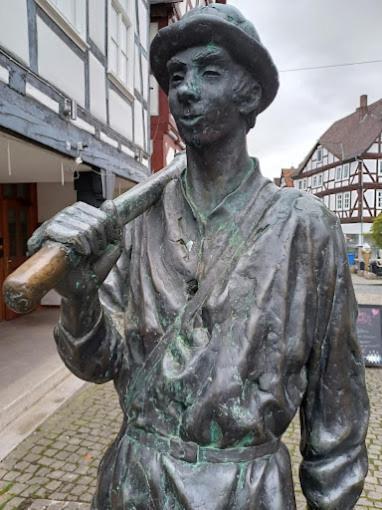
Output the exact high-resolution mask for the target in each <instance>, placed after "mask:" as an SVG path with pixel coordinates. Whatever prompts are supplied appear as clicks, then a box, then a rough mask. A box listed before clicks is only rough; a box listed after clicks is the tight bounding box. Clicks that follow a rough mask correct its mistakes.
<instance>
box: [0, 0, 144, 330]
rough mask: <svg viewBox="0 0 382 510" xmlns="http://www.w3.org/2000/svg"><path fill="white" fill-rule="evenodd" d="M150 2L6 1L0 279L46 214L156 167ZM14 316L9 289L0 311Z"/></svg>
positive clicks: (0, 79) (1, 9)
mask: <svg viewBox="0 0 382 510" xmlns="http://www.w3.org/2000/svg"><path fill="white" fill-rule="evenodd" d="M149 11H150V6H149V3H148V0H2V1H1V2H0V97H1V99H0V287H1V284H2V280H3V279H4V277H5V276H7V274H9V272H11V271H12V270H13V269H15V268H16V267H17V266H18V265H19V264H20V263H21V262H22V261H23V260H24V259H25V256H26V254H25V251H26V240H27V238H28V236H29V235H30V234H31V232H32V231H33V230H34V228H35V227H36V226H37V225H38V224H39V223H41V222H43V221H44V220H46V219H48V218H49V217H50V216H52V215H53V214H54V213H55V212H57V211H58V210H60V209H62V208H63V207H65V206H67V205H69V204H70V203H72V202H74V201H76V200H83V201H86V202H89V203H91V204H95V205H98V204H100V202H102V200H103V199H104V198H106V197H109V198H110V197H112V196H113V195H114V194H116V193H119V192H121V191H123V190H125V189H127V188H128V187H130V186H132V185H133V184H134V183H136V182H138V181H140V180H142V179H143V178H145V176H147V175H148V173H149V171H150V170H149V156H150V134H149V125H150V112H149V110H150V107H149V60H148V51H149V25H150V12H149ZM0 295H1V293H0ZM11 316H12V314H11V312H9V311H6V310H5V306H4V303H3V302H2V301H1V297H0V320H1V319H4V318H10V317H11Z"/></svg>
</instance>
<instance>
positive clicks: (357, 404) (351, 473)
mask: <svg viewBox="0 0 382 510" xmlns="http://www.w3.org/2000/svg"><path fill="white" fill-rule="evenodd" d="M330 231H331V234H330V238H331V240H330V241H329V244H331V246H328V247H327V248H328V254H329V257H328V258H326V259H325V257H324V263H323V268H321V272H320V282H319V289H320V288H321V292H320V291H319V294H321V296H320V297H319V301H318V303H319V304H318V308H317V310H318V314H317V319H316V324H317V326H316V332H318V334H317V335H316V343H315V345H314V346H313V348H312V351H311V355H310V359H309V362H308V366H307V377H308V385H307V390H306V393H305V396H304V400H303V404H302V406H301V453H302V456H303V461H302V464H301V466H300V480H301V485H302V489H303V492H304V495H305V497H306V498H307V501H308V508H309V509H310V510H311V509H319V510H339V509H341V510H349V509H352V508H354V506H355V504H356V501H357V499H358V498H359V496H360V494H361V492H362V489H363V484H364V479H365V477H366V473H367V467H368V464H367V452H366V446H365V437H366V432H367V425H368V417H369V404H368V397H367V391H366V385H365V377H364V365H363V360H362V357H361V352H360V348H359V344H358V340H357V333H356V318H357V303H356V300H355V296H354V291H353V286H352V281H351V276H350V271H349V267H348V263H347V259H346V253H345V246H344V241H343V235H342V231H341V227H340V225H339V224H338V223H337V224H336V225H331V229H330ZM325 279H329V280H331V281H332V282H335V284H334V285H333V284H331V283H330V282H329V281H328V282H327V284H326V282H325ZM323 289H325V291H323ZM328 289H332V290H331V291H330V292H328ZM329 296H331V300H330V297H329ZM320 300H321V305H320ZM328 301H329V303H328ZM320 312H321V313H320Z"/></svg>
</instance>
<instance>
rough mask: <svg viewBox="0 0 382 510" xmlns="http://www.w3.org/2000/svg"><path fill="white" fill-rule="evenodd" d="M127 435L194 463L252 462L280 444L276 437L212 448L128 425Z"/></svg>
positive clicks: (153, 447)
mask: <svg viewBox="0 0 382 510" xmlns="http://www.w3.org/2000/svg"><path fill="white" fill-rule="evenodd" d="M127 435H128V436H129V437H130V438H132V439H134V440H136V441H137V442H139V443H140V444H141V445H144V446H147V447H148V448H151V449H154V450H156V451H158V452H160V453H165V454H169V455H171V456H172V457H175V458H176V459H179V460H184V461H186V462H190V463H192V464H194V463H197V462H211V463H219V462H235V463H239V462H250V461H253V460H255V459H258V458H260V457H264V456H266V455H271V454H273V453H276V451H277V450H278V449H279V446H280V440H279V439H274V440H272V441H268V442H267V443H263V444H260V445H254V446H243V447H233V448H210V447H208V446H199V445H198V444H197V443H194V442H192V441H183V440H182V439H180V438H178V437H175V436H168V437H165V436H160V435H156V434H153V433H151V432H146V431H145V430H143V429H138V428H134V427H128V429H127Z"/></svg>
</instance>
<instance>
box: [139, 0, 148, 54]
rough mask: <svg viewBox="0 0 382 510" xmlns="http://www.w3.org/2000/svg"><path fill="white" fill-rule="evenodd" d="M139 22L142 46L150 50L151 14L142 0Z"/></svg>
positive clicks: (140, 1)
mask: <svg viewBox="0 0 382 510" xmlns="http://www.w3.org/2000/svg"><path fill="white" fill-rule="evenodd" d="M138 22H139V37H140V41H141V44H142V46H143V47H144V48H145V50H148V43H149V39H148V37H149V34H148V26H149V22H150V20H149V15H148V10H147V8H146V7H145V5H144V3H143V2H142V0H138Z"/></svg>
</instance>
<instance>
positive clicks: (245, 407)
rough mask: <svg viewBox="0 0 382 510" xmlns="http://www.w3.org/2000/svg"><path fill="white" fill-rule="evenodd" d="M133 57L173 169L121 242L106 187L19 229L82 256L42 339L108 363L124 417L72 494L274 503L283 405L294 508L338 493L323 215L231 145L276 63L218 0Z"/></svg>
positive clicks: (364, 412)
mask: <svg viewBox="0 0 382 510" xmlns="http://www.w3.org/2000/svg"><path fill="white" fill-rule="evenodd" d="M151 63H152V69H153V72H154V74H155V75H156V77H157V78H158V81H159V83H160V84H161V86H162V87H163V89H164V90H165V91H166V92H168V95H169V101H170V107H171V111H172V113H173V115H174V118H175V120H176V123H177V126H178V129H179V131H180V133H181V135H182V137H183V139H184V140H185V142H186V145H187V169H186V170H185V172H183V173H182V174H181V175H180V177H179V178H177V179H175V180H172V181H171V182H170V183H169V184H168V185H167V186H166V187H165V189H164V191H163V194H162V196H161V197H160V199H158V200H157V201H156V202H155V204H153V205H152V206H151V207H150V208H149V209H148V210H147V211H146V212H145V213H144V214H142V215H141V216H139V217H138V218H136V219H135V220H134V221H133V222H130V223H129V224H128V225H127V226H126V228H125V229H124V232H123V237H122V242H121V228H120V224H119V222H118V215H117V214H115V207H113V206H112V204H110V203H106V204H105V206H104V207H103V209H104V210H103V211H100V210H97V209H94V208H91V207H90V206H86V205H84V204H77V205H75V206H72V207H71V208H68V209H66V210H64V211H63V212H61V213H60V214H59V215H57V217H55V218H54V219H53V220H51V221H50V222H49V223H48V224H47V225H45V226H43V227H42V228H41V229H40V230H39V231H38V232H37V233H36V234H35V235H34V237H33V238H32V241H31V247H32V249H37V248H38V247H39V246H41V244H42V243H43V242H44V241H46V240H47V239H50V240H55V241H60V242H63V243H64V244H66V245H72V246H73V247H74V248H75V249H76V252H77V253H78V256H81V257H82V258H81V263H80V264H78V265H77V266H76V268H74V269H73V270H72V271H71V272H70V273H69V274H68V275H67V276H66V278H65V279H63V280H62V281H61V282H60V284H59V285H58V287H57V290H58V291H59V292H60V293H61V294H62V296H63V302H62V312H61V318H60V322H59V324H58V325H57V328H56V331H55V338H56V341H57V346H58V350H59V352H60V354H61V356H62V358H63V360H64V362H65V363H66V364H67V366H68V367H69V368H70V369H71V370H72V371H73V372H74V373H75V374H77V375H78V376H79V377H82V378H84V379H86V380H89V381H93V382H97V383H102V382H105V381H109V380H113V381H114V384H115V387H116V389H117V391H118V394H119V397H120V403H121V406H122V409H123V412H124V416H125V419H124V422H123V424H122V427H121V431H120V434H119V435H118V437H117V438H116V439H115V441H114V442H113V444H112V445H111V447H110V448H109V450H108V451H107V453H106V455H105V457H104V459H103V461H102V463H101V466H100V470H99V477H98V487H97V492H96V494H95V497H94V501H93V504H92V508H93V510H96V509H97V510H109V509H112V510H127V509H140V510H141V509H142V510H143V509H145V510H146V509H150V510H151V509H165V510H170V509H188V510H196V509H198V510H201V509H206V510H222V509H237V510H247V509H248V510H249V509H256V510H293V509H295V498H294V493H293V483H292V476H291V467H290V459H289V454H288V451H287V449H286V447H285V446H284V445H283V443H282V442H281V438H282V434H283V433H284V431H285V430H286V429H287V427H288V425H289V424H290V422H291V420H292V419H293V417H294V416H295V414H296V412H297V411H298V410H299V409H300V413H301V430H302V441H301V452H302V455H303V462H302V465H301V471H300V474H301V483H302V487H303V491H304V494H305V496H306V498H307V501H308V506H309V508H311V509H322V510H324V509H325V510H340V509H341V510H342V509H344V510H346V509H351V508H353V507H354V505H355V502H356V500H357V498H358V497H359V495H360V492H361V490H362V487H363V481H364V478H365V475H366V471H367V456H366V449H365V443H364V441H365V434H366V428H367V421H368V399H367V394H366V389H365V382H364V369H363V365H362V361H361V355H360V350H359V346H358V342H357V338H356V329H355V319H356V313H357V306H356V302H355V298H354V293H353V289H352V284H351V278H350V274H349V269H348V265H347V262H346V254H345V249H344V242H343V236H342V233H341V228H340V225H339V222H338V220H337V218H336V217H335V216H334V215H332V214H331V213H330V212H329V211H328V210H327V209H326V208H325V206H324V205H323V204H322V202H321V201H319V200H317V199H315V198H314V197H312V196H309V195H307V194H305V193H302V192H300V191H298V190H297V189H281V190H280V189H278V188H277V187H276V186H275V185H274V184H273V183H271V182H270V181H268V180H267V179H265V178H264V177H263V176H262V175H261V173H260V170H259V163H258V161H257V160H256V159H251V158H250V157H249V155H248V153H247V147H246V133H247V131H248V130H249V129H250V128H251V127H253V125H254V123H255V121H256V116H257V114H258V113H259V112H261V111H262V110H264V109H265V108H266V107H267V106H268V105H269V104H270V103H271V101H272V100H273V98H274V97H275V94H276V91H277V87H278V78H277V71H276V69H275V67H274V65H273V63H272V60H271V58H270V56H269V54H268V52H267V50H266V49H265V48H264V47H263V46H262V45H261V43H260V40H259V38H258V36H257V33H256V31H255V29H254V27H253V26H252V24H251V23H250V22H249V21H247V20H246V19H245V18H243V17H242V15H241V14H240V13H239V12H238V11H237V10H236V9H234V8H233V7H229V6H225V5H220V4H211V5H209V6H208V7H204V8H200V9H196V10H194V11H192V12H191V13H189V14H187V15H186V16H185V17H184V18H183V19H182V20H181V21H180V22H178V23H174V24H172V25H171V26H169V27H167V28H165V29H163V30H161V31H160V32H159V34H158V35H157V36H156V38H155V39H154V41H153V43H152V49H151ZM113 218H114V220H113ZM121 251H122V254H121ZM117 259H118V262H117V263H115V262H116V260H117ZM111 267H112V269H111V271H110V268H111ZM107 275H108V276H107ZM106 276H107V278H106V280H105V281H104V282H103V283H102V285H101V282H102V281H103V280H104V279H105V277H106ZM100 285H101V287H100Z"/></svg>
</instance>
